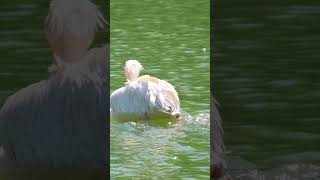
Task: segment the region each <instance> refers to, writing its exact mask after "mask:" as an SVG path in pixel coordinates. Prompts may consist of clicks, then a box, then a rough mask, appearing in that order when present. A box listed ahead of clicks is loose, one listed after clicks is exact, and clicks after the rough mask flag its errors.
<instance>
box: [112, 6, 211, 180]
mask: <svg viewBox="0 0 320 180" xmlns="http://www.w3.org/2000/svg"><path fill="white" fill-rule="evenodd" d="M164 12H165V13H164ZM111 24H112V26H111V60H110V65H111V67H110V69H111V74H110V77H111V92H113V91H114V90H115V89H117V88H120V87H122V86H124V83H125V77H124V74H123V66H124V63H125V61H126V60H128V59H137V60H139V62H140V63H141V64H142V65H143V66H144V69H145V71H143V74H148V75H151V76H155V77H158V78H160V79H164V80H166V81H168V82H169V83H171V84H172V85H174V86H175V87H176V89H177V92H178V93H179V97H180V99H181V107H182V110H183V111H184V114H183V120H182V121H180V122H177V123H172V124H171V125H169V127H163V126H157V123H155V124H152V125H151V124H150V123H149V122H148V123H145V124H135V123H132V122H131V123H129V122H124V123H119V122H112V123H111V134H110V136H111V137H110V139H111V177H112V179H121V178H122V179H126V178H128V177H131V178H136V179H183V178H188V179H208V178H209V173H210V172H209V169H210V163H209V162H210V153H209V147H210V144H209V115H208V114H209V105H210V104H209V78H210V76H209V55H210V54H209V51H208V50H209V45H210V43H209V37H210V34H209V33H210V29H209V28H210V27H209V1H201V2H198V1H193V0H187V1H182V0H180V1H177V0H150V1H140V2H137V1H132V2H131V1H118V0H113V1H111ZM206 50H207V51H206ZM128 121H130V119H128Z"/></svg>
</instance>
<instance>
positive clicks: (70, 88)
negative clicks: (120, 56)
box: [0, 0, 109, 176]
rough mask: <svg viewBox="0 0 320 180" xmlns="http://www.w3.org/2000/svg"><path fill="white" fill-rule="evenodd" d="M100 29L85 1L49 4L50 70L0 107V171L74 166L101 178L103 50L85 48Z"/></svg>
mask: <svg viewBox="0 0 320 180" xmlns="http://www.w3.org/2000/svg"><path fill="white" fill-rule="evenodd" d="M104 25H105V20H104V19H103V17H102V15H101V13H100V11H99V10H98V8H97V6H95V5H94V4H93V3H91V2H90V1H88V0H53V1H52V2H51V4H50V9H49V14H48V17H47V22H46V31H47V38H48V42H49V45H50V47H51V49H52V51H53V57H54V65H53V67H52V68H51V74H50V76H49V78H48V79H46V80H42V81H40V82H37V83H33V84H31V85H29V86H27V87H25V88H23V89H21V90H19V91H18V92H16V93H15V94H13V95H11V96H10V97H8V99H7V100H6V102H5V104H4V105H3V107H2V108H1V110H0V151H1V153H0V156H1V157H0V169H1V167H2V166H1V164H5V166H6V167H7V168H9V166H8V165H9V164H10V162H11V163H13V164H17V165H18V166H20V167H21V166H23V167H30V166H31V167H35V168H36V171H41V170H39V168H40V167H41V166H40V165H44V166H48V168H49V169H50V168H53V167H57V168H58V167H67V166H65V165H68V166H69V165H72V166H73V165H74V166H75V167H82V166H84V167H92V169H97V170H102V171H103V175H105V176H106V175H107V173H106V172H105V168H106V167H105V164H106V161H107V157H106V153H107V151H108V145H107V143H108V142H107V139H106V138H105V137H106V135H107V133H108V129H107V122H105V120H106V118H107V115H108V113H109V112H108V111H109V109H107V107H108V102H109V97H108V95H106V92H107V91H108V83H109V82H108V81H109V76H108V72H107V71H106V67H107V66H108V54H109V48H108V46H104V47H100V48H92V49H89V46H90V45H91V43H92V42H93V40H94V36H95V33H96V32H97V31H98V28H99V27H100V28H103V26H104ZM29 165H30V166H29ZM83 170H86V169H83ZM87 170H88V169H87ZM80 172H81V171H78V174H79V173H80ZM68 173H70V172H68Z"/></svg>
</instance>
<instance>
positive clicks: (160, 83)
mask: <svg viewBox="0 0 320 180" xmlns="http://www.w3.org/2000/svg"><path fill="white" fill-rule="evenodd" d="M142 70H143V66H142V65H141V64H140V63H139V62H138V61H137V60H128V61H127V62H126V63H125V67H124V74H125V76H126V79H127V82H126V83H125V86H124V87H121V88H119V89H117V90H115V91H114V92H113V93H112V94H111V97H110V108H111V113H112V114H121V113H133V114H144V115H146V117H148V113H152V112H163V113H167V114H169V115H172V116H175V117H176V118H178V117H179V116H180V101H179V97H178V93H177V92H176V90H175V88H174V87H173V86H172V85H171V84H170V83H168V82H167V81H164V80H160V79H158V78H156V77H152V76H149V75H144V76H140V77H139V74H140V72H141V71H142Z"/></svg>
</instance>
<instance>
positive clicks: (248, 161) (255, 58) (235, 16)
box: [212, 0, 320, 179]
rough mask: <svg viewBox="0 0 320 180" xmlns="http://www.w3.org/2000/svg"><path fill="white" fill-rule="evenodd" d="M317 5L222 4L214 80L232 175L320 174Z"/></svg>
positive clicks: (217, 15)
mask: <svg viewBox="0 0 320 180" xmlns="http://www.w3.org/2000/svg"><path fill="white" fill-rule="evenodd" d="M319 10H320V3H319V2H318V1H308V2H306V1H305V2H304V1H297V0H295V1H290V2H289V1H288V2H282V1H281V2H280V1H264V2H261V1H254V0H252V1H249V0H245V1H241V3H239V2H238V1H231V2H230V1H228V2H222V1H219V2H217V6H216V8H215V19H214V21H213V28H214V34H215V38H216V39H215V55H214V59H213V62H214V63H213V64H212V65H213V66H212V68H213V72H214V73H213V74H212V79H213V80H212V85H213V87H214V94H215V96H216V98H217V99H218V101H219V102H220V104H221V106H222V107H221V115H222V118H223V121H224V124H223V126H224V130H225V143H226V146H227V149H228V150H229V151H230V154H229V155H228V161H229V169H228V170H227V172H228V174H232V175H234V176H235V177H243V178H244V179H249V178H248V177H249V176H250V173H248V171H246V170H243V169H249V172H250V171H251V175H252V172H257V174H256V176H255V175H253V176H250V177H255V178H257V177H260V178H262V176H264V177H265V178H266V179H278V178H280V176H281V177H282V178H284V179H285V178H287V179H295V178H298V179H308V178H310V179H318V178H319V177H320V174H319V173H316V172H319V169H320V151H319V150H320V143H319V142H320V133H319V132H320V131H319V127H320V119H319V103H318V102H319V100H320V93H319V88H320V86H319V85H320V84H319V82H318V81H317V77H319V75H320V71H319V70H318V67H319V65H320V61H319V58H320V54H319V53H318V52H319V43H318V42H319V40H320V35H319V33H318V32H319V30H320V26H319V23H318V20H319V17H320V11H319ZM256 170H257V171H256ZM253 174H254V173H253ZM285 176H287V177H285ZM253 179H254V178H253Z"/></svg>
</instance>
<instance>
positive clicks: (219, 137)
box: [210, 95, 226, 179]
mask: <svg viewBox="0 0 320 180" xmlns="http://www.w3.org/2000/svg"><path fill="white" fill-rule="evenodd" d="M217 104H218V103H217V101H216V99H215V98H214V97H213V96H212V95H211V111H210V119H211V127H212V128H211V131H210V144H211V178H212V179H219V178H221V177H223V176H224V169H225V166H226V164H225V161H224V153H225V146H224V142H223V133H224V132H223V128H222V121H221V117H220V114H219V111H218V108H217Z"/></svg>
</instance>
